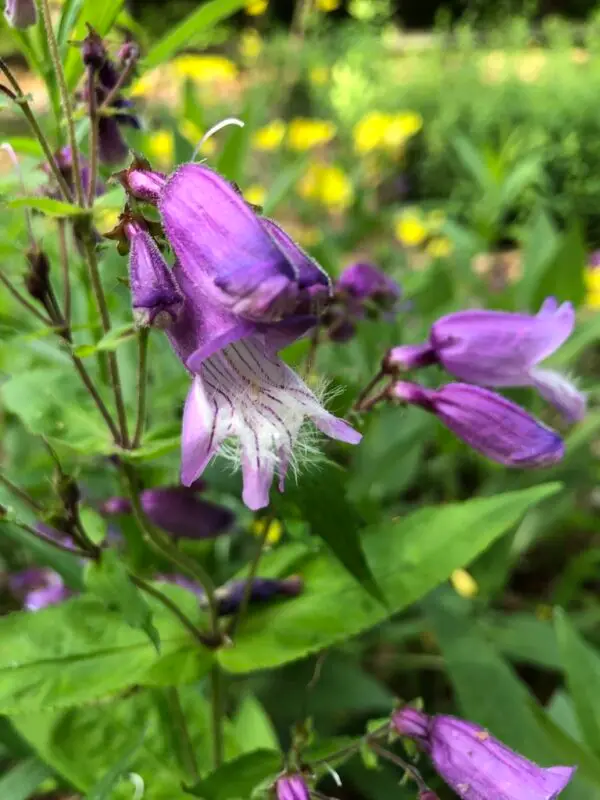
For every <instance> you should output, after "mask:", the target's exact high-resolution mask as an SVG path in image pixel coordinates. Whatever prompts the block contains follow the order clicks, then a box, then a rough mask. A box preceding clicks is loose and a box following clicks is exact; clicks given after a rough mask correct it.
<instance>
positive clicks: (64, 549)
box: [9, 519, 91, 558]
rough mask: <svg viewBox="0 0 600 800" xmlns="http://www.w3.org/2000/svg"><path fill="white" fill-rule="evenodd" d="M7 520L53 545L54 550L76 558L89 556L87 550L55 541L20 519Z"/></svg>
mask: <svg viewBox="0 0 600 800" xmlns="http://www.w3.org/2000/svg"><path fill="white" fill-rule="evenodd" d="M9 521H10V522H12V524H13V525H16V526H17V528H21V529H22V530H24V531H26V532H27V533H30V534H31V535H32V536H35V538H36V539H39V540H40V541H42V542H44V543H45V544H48V545H50V547H54V549H55V550H61V551H62V552H63V553H70V554H71V555H72V556H77V557H78V558H91V554H90V553H89V552H88V551H87V550H80V549H79V548H77V547H70V546H69V545H66V544H62V542H57V541H55V540H54V539H52V538H51V537H50V536H46V535H45V534H43V533H41V532H40V531H38V530H36V529H35V528H34V527H33V526H32V525H28V524H27V523H26V522H21V521H20V520H14V519H11V520H9Z"/></svg>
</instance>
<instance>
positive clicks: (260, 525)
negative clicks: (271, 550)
mask: <svg viewBox="0 0 600 800" xmlns="http://www.w3.org/2000/svg"><path fill="white" fill-rule="evenodd" d="M267 524H268V525H269V528H268V531H267V544H270V545H274V544H277V543H278V542H279V541H280V539H281V537H282V536H283V525H282V523H281V522H280V520H278V519H272V520H268V519H257V520H254V522H253V523H252V528H251V531H252V533H253V534H254V536H256V537H260V536H264V533H265V527H266V525H267Z"/></svg>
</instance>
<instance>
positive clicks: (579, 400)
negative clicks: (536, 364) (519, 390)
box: [531, 369, 586, 422]
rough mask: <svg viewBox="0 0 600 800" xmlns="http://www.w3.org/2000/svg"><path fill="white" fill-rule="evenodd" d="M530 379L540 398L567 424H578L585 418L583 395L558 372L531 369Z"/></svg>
mask: <svg viewBox="0 0 600 800" xmlns="http://www.w3.org/2000/svg"><path fill="white" fill-rule="evenodd" d="M531 378H532V380H533V385H534V386H535V388H536V389H537V390H538V392H539V393H540V394H541V395H542V397H543V398H544V399H545V400H547V401H548V402H549V403H552V405H553V406H555V407H556V408H557V409H558V410H559V411H560V413H561V414H562V415H563V417H564V418H565V419H566V420H567V422H578V421H579V420H581V419H583V418H584V417H585V412H586V397H585V395H584V394H583V392H580V391H579V390H578V389H577V387H576V386H575V384H574V383H573V382H572V381H570V380H569V379H568V378H566V377H565V376H564V375H561V374H560V372H555V371H554V370H552V369H532V370H531Z"/></svg>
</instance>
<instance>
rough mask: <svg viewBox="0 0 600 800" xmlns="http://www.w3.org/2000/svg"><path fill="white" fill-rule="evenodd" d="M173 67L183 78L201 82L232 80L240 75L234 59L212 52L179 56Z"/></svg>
mask: <svg viewBox="0 0 600 800" xmlns="http://www.w3.org/2000/svg"><path fill="white" fill-rule="evenodd" d="M173 69H174V70H175V73H176V74H177V75H178V76H180V77H181V78H191V79H192V80H194V81H198V82H201V83H202V82H210V81H232V80H235V79H236V78H237V75H238V69H237V67H236V65H235V64H234V63H233V61H230V60H229V59H228V58H225V57H224V56H217V55H211V54H205V55H183V56H179V57H178V58H176V59H175V61H173Z"/></svg>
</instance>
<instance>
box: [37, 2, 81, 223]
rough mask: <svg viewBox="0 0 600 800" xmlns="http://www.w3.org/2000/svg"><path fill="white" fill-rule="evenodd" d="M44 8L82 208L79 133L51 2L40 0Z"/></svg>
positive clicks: (74, 176)
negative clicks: (53, 21)
mask: <svg viewBox="0 0 600 800" xmlns="http://www.w3.org/2000/svg"><path fill="white" fill-rule="evenodd" d="M40 6H41V8H42V20H43V23H44V30H45V31H46V38H47V39H48V47H49V49H50V58H51V59H52V65H53V67H54V73H55V75H56V82H57V84H58V89H59V92H60V100H61V104H62V108H63V113H64V115H65V120H66V123H67V137H68V140H69V147H70V148H71V156H72V161H73V165H72V169H73V183H74V186H75V197H76V198H77V203H78V205H80V206H81V207H82V208H83V207H84V206H85V198H84V196H83V184H82V182H81V165H80V163H79V147H78V145H77V135H76V133H75V122H74V120H73V106H72V105H71V97H70V95H69V88H68V86H67V82H66V80H65V73H64V70H63V67H62V62H61V60H60V52H59V50H58V42H57V41H56V36H55V34H54V28H53V27H52V17H51V15H50V4H49V2H48V0H40Z"/></svg>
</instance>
